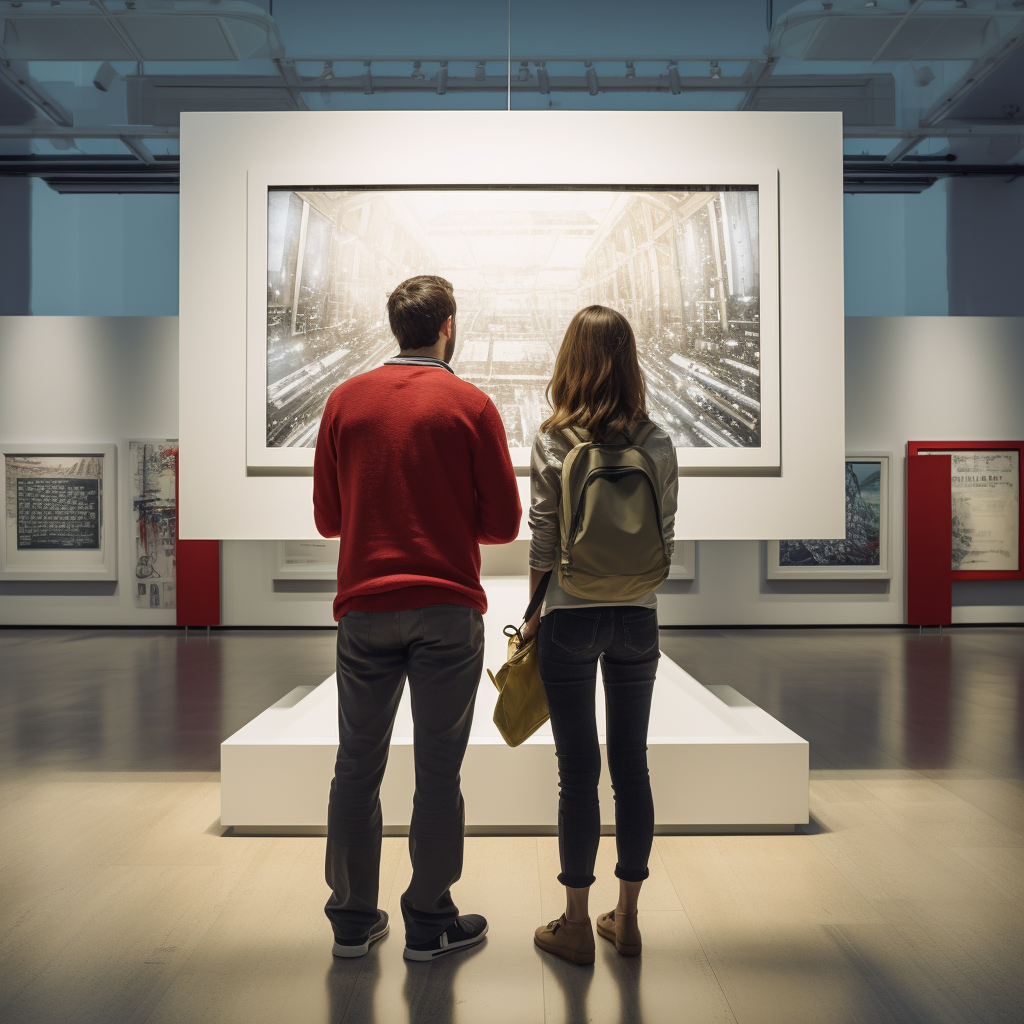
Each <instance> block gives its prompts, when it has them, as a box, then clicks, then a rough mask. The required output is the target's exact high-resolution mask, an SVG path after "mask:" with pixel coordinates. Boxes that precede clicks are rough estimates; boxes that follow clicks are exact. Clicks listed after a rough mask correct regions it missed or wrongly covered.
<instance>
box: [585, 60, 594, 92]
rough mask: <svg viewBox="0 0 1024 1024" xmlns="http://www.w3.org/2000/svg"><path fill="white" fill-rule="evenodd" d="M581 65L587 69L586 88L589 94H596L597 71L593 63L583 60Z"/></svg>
mask: <svg viewBox="0 0 1024 1024" xmlns="http://www.w3.org/2000/svg"><path fill="white" fill-rule="evenodd" d="M583 66H584V67H585V68H586V69H587V75H586V77H587V90H588V91H589V93H590V95H591V96H596V95H597V72H596V71H595V70H594V65H593V64H591V62H590V61H589V60H585V61H584V62H583Z"/></svg>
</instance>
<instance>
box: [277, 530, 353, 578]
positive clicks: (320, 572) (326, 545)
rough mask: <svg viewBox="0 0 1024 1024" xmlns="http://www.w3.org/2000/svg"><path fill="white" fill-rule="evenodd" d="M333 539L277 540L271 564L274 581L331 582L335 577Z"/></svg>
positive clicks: (336, 543) (336, 551)
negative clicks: (275, 554)
mask: <svg viewBox="0 0 1024 1024" xmlns="http://www.w3.org/2000/svg"><path fill="white" fill-rule="evenodd" d="M340 545H341V542H340V541H338V540H336V539H327V538H323V537H321V538H319V539H316V540H279V541H278V542H277V558H276V564H275V565H274V579H275V580H335V579H337V578H338V554H339V550H340Z"/></svg>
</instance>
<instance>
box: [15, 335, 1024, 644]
mask: <svg viewBox="0 0 1024 1024" xmlns="http://www.w3.org/2000/svg"><path fill="white" fill-rule="evenodd" d="M177 360H178V344H177V323H176V321H175V319H174V318H170V317H166V318H164V317H161V318H131V317H112V318H99V317H96V318H93V317H0V441H10V442H25V443H45V442H69V441H75V442H93V443H95V442H107V443H116V444H117V445H118V454H119V459H120V461H121V465H120V467H119V468H120V472H119V474H118V476H119V480H120V486H121V489H122V494H121V495H119V502H120V504H119V511H120V512H121V514H120V515H119V517H118V518H119V522H120V530H119V532H120V538H119V563H120V566H121V567H122V569H123V568H124V566H126V565H128V564H130V563H129V561H128V560H129V559H130V557H131V552H130V549H129V542H130V540H131V538H130V537H129V529H128V524H129V523H130V518H129V517H128V515H127V514H126V512H125V502H126V500H127V499H126V495H125V494H124V493H123V489H124V486H125V483H126V481H127V479H128V474H127V466H126V463H125V459H126V457H127V452H126V451H124V448H123V442H124V439H125V438H128V437H174V436H176V434H177V375H176V368H177ZM1022 393H1024V319H1022V318H1013V319H1010V318H1005V319H1004V318H994V317H891V318H858V317H854V318H850V319H848V320H847V321H846V434H847V447H848V449H849V450H872V451H890V452H892V454H893V464H892V481H891V482H892V502H891V507H892V517H893V518H892V524H891V526H892V542H893V550H892V562H893V578H892V580H891V581H884V580H880V581H873V580H863V581H820V582H819V581H805V580H792V581H768V580H766V579H765V564H764V560H765V544H764V543H763V542H762V541H703V542H701V543H699V544H698V545H697V565H696V578H695V579H694V580H692V581H683V580H680V581H670V582H669V583H667V584H666V585H665V587H664V588H663V589H662V591H661V595H660V603H661V619H662V622H663V623H664V624H666V625H768V624H771V625H793V626H799V625H805V624H814V625H828V624H897V623H900V622H902V621H903V605H904V572H903V557H904V555H903V473H904V459H903V456H904V446H905V444H906V442H907V441H908V440H912V439H929V438H942V439H946V440H950V439H958V438H964V439H968V440H984V439H990V440H991V439H1000V440H1005V439H1010V440H1014V439H1019V438H1021V437H1024V403H1022V402H1021V401H1020V398H1019V396H1020V395H1021V394H1022ZM275 549H276V544H275V542H273V541H227V542H225V543H224V544H223V546H222V550H223V554H222V573H223V580H222V584H223V586H222V593H223V622H224V624H225V625H227V626H329V625H331V623H332V618H331V600H332V597H333V589H332V586H331V584H330V583H329V582H315V581H299V580H292V581H287V582H282V581H278V582H275V581H274V579H273V575H274V568H275V564H276V550H275ZM517 564H521V565H525V544H524V542H522V541H520V542H517V543H516V545H512V546H510V547H509V548H499V549H485V550H484V570H485V572H487V571H490V572H491V573H492V574H493V575H509V574H511V573H512V572H514V571H515V568H516V566H517ZM120 575H121V582H119V583H117V584H106V583H102V584H101V583H83V584H75V585H71V584H60V583H50V584H45V585H44V584H38V583H0V623H2V624H7V625H21V624H24V625H94V626H104V625H110V626H115V625H142V626H145V625H152V626H166V625H171V624H173V622H174V612H173V611H167V610H163V609H146V608H133V607H132V595H131V593H130V590H129V589H128V588H127V587H126V586H125V584H124V580H125V576H124V574H123V572H122V573H121V574H120ZM953 600H954V608H953V619H954V622H961V623H964V622H1024V583H1021V582H1018V581H1008V582H989V581H977V582H973V581H972V582H962V583H957V584H955V585H954V590H953Z"/></svg>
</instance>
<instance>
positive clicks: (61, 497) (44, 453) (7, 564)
mask: <svg viewBox="0 0 1024 1024" xmlns="http://www.w3.org/2000/svg"><path fill="white" fill-rule="evenodd" d="M0 461H2V463H3V465H2V483H3V490H4V518H3V536H2V538H0V580H11V581H17V580H23V581H29V580H80V581H83V582H84V581H97V580H99V581H113V580H116V579H117V446H116V445H113V444H97V445H82V444H62V445H54V444H35V445H2V446H0Z"/></svg>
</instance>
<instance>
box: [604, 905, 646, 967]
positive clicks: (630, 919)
mask: <svg viewBox="0 0 1024 1024" xmlns="http://www.w3.org/2000/svg"><path fill="white" fill-rule="evenodd" d="M597 934H598V935H600V936H601V938H602V939H607V940H608V941H609V942H614V943H615V948H616V949H617V950H618V951H619V953H621V954H622V955H623V956H639V955H640V949H641V947H642V945H643V943H642V942H641V939H640V928H639V926H638V925H637V920H636V914H616V913H615V911H614V910H609V911H608V913H607V914H601V915H600V916H599V917H598V919H597Z"/></svg>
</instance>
